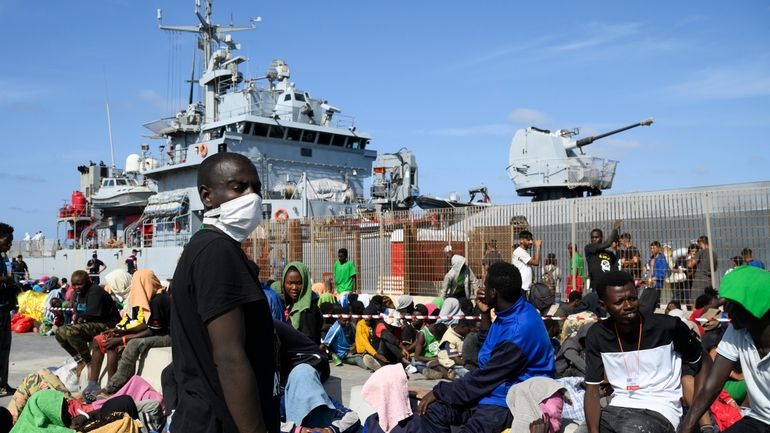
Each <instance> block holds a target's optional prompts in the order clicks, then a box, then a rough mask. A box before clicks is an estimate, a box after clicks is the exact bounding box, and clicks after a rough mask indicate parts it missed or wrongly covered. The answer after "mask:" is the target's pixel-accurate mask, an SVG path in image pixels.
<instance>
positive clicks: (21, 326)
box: [11, 314, 35, 334]
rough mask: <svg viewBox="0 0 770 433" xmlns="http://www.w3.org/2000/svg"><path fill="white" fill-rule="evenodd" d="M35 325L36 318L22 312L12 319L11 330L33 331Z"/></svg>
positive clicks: (20, 331) (18, 332)
mask: <svg viewBox="0 0 770 433" xmlns="http://www.w3.org/2000/svg"><path fill="white" fill-rule="evenodd" d="M34 327H35V319H33V318H31V317H27V316H24V315H22V314H14V315H13V318H12V319H11V330H12V331H13V332H15V333H17V334H24V333H25V332H32V328H34Z"/></svg>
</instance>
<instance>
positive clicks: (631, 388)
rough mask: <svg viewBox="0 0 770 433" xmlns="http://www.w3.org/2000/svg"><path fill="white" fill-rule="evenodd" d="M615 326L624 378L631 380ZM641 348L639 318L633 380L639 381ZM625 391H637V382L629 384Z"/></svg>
mask: <svg viewBox="0 0 770 433" xmlns="http://www.w3.org/2000/svg"><path fill="white" fill-rule="evenodd" d="M614 326H615V336H616V337H617V338H618V347H620V354H621V355H622V356H623V366H624V367H625V369H626V377H627V378H629V379H630V378H631V372H630V371H629V370H628V364H627V363H626V353H625V352H624V351H623V343H621V342H620V333H619V332H618V325H617V324H614ZM641 347H642V319H641V318H639V340H638V341H637V342H636V376H634V379H635V380H639V371H640V370H641V367H640V359H641V353H640V349H641ZM626 389H627V390H628V391H636V390H637V389H639V385H638V383H637V382H634V383H630V382H629V385H628V386H626Z"/></svg>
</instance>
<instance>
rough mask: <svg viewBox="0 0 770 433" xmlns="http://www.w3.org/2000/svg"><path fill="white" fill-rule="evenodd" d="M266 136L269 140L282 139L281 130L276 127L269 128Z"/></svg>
mask: <svg viewBox="0 0 770 433" xmlns="http://www.w3.org/2000/svg"><path fill="white" fill-rule="evenodd" d="M268 136H269V137H270V138H279V139H283V128H282V127H280V126H278V125H272V126H270V134H269V135H268Z"/></svg>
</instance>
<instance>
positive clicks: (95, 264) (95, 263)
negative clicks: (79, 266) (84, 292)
mask: <svg viewBox="0 0 770 433" xmlns="http://www.w3.org/2000/svg"><path fill="white" fill-rule="evenodd" d="M80 263H83V262H80ZM102 266H104V262H103V261H101V260H99V259H91V260H89V261H88V263H86V267H87V268H88V272H89V273H92V274H98V273H99V269H100V268H101V267H102Z"/></svg>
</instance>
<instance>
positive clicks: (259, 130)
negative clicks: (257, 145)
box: [252, 123, 270, 137]
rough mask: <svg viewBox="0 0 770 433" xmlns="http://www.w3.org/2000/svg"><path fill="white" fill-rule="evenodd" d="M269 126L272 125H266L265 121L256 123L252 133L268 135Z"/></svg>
mask: <svg viewBox="0 0 770 433" xmlns="http://www.w3.org/2000/svg"><path fill="white" fill-rule="evenodd" d="M269 128H270V126H269V125H265V124H264V123H255V124H254V129H253V130H252V135H257V136H259V137H267V132H268V129H269Z"/></svg>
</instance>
